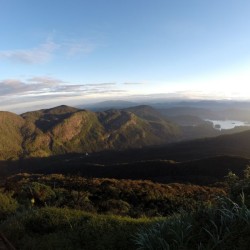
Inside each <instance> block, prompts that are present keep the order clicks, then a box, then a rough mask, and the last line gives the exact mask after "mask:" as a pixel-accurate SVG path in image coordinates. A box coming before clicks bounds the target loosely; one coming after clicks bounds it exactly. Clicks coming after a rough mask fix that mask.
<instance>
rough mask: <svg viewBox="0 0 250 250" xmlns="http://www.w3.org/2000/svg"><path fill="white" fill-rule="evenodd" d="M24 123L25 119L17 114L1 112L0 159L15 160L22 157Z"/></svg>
mask: <svg viewBox="0 0 250 250" xmlns="http://www.w3.org/2000/svg"><path fill="white" fill-rule="evenodd" d="M24 123H25V121H24V119H23V118H22V117H20V116H18V115H16V114H13V113H10V112H0V138H1V139H0V159H3V158H4V159H13V158H14V159H15V158H17V157H19V156H20V155H22V153H23V149H22V141H23V138H22V133H21V129H22V127H23V125H24Z"/></svg>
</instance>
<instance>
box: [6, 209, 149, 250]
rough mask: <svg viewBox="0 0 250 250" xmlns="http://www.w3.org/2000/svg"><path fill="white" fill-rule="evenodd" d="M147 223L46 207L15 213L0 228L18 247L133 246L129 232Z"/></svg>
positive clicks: (117, 249)
mask: <svg viewBox="0 0 250 250" xmlns="http://www.w3.org/2000/svg"><path fill="white" fill-rule="evenodd" d="M151 223H152V220H149V219H146V218H144V219H131V218H128V217H118V216H107V215H94V214H90V213H86V212H82V211H78V210H72V209H62V208H49V207H47V208H41V209H36V210H30V211H26V212H23V213H20V214H16V215H15V216H13V217H11V218H9V219H8V220H6V221H5V222H4V223H3V224H2V225H1V230H3V231H4V232H5V234H6V236H7V237H8V238H9V239H10V240H11V241H12V242H13V244H14V245H15V246H16V247H18V249H29V250H30V249H36V250H41V249H46V250H49V249H60V250H63V249H67V250H70V249H72V250H73V249H74V250H77V249H88V250H127V249H130V250H133V249H136V246H135V244H134V242H133V240H132V235H133V234H135V233H136V231H138V228H139V227H140V226H146V225H149V224H151Z"/></svg>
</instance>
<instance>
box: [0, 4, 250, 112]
mask: <svg viewBox="0 0 250 250" xmlns="http://www.w3.org/2000/svg"><path fill="white" fill-rule="evenodd" d="M249 13H250V1H249V0H202V1H201V0H188V1H187V0H175V1H173V0H154V1H153V0H63V1H62V0H53V1H51V0H43V1H37V0H22V1H20V0H0V38H1V40H0V110H8V111H13V112H24V111H27V110H33V109H40V108H47V107H52V106H56V105H61V104H66V105H78V104H83V105H84V104H87V103H91V102H92V103H93V102H99V101H102V100H110V99H113V100H117V99H121V100H137V99H143V98H144V99H145V98H151V99H153V98H156V97H161V98H166V100H170V99H171V100H172V99H195V100H197V99H229V100H230V99H236V100H242V99H244V100H250V87H248V86H250V15H249Z"/></svg>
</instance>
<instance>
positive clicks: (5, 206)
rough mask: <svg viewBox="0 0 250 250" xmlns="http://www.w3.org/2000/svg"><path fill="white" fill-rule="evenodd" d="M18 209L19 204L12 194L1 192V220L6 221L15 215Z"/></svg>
mask: <svg viewBox="0 0 250 250" xmlns="http://www.w3.org/2000/svg"><path fill="white" fill-rule="evenodd" d="M17 208H18V203H17V202H16V200H15V199H13V198H12V197H11V196H10V194H6V193H2V192H0V220H4V219H6V218H7V217H8V216H10V215H11V214H13V213H15V211H16V209H17Z"/></svg>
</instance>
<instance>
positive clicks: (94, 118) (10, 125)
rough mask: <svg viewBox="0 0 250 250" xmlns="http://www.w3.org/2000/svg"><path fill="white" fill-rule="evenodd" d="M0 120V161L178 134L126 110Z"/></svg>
mask: <svg viewBox="0 0 250 250" xmlns="http://www.w3.org/2000/svg"><path fill="white" fill-rule="evenodd" d="M137 110H140V108H138V109H137ZM151 111H152V113H153V110H151ZM0 119H1V120H2V121H3V122H2V123H1V127H0V132H1V134H2V141H1V147H2V150H1V155H0V159H3V160H6V159H9V158H12V157H13V158H18V157H48V156H51V155H59V154H65V153H86V152H97V151H103V150H110V149H114V150H123V149H126V148H133V147H142V146H148V145H157V144H166V143H169V142H172V141H175V140H176V139H177V138H178V136H179V134H180V131H179V129H178V126H177V125H175V124H173V123H170V122H168V121H166V120H164V119H160V118H159V119H158V120H156V119H155V120H151V119H149V118H146V117H144V118H142V117H140V116H138V115H136V114H135V113H133V112H132V111H129V110H108V111H105V112H92V111H88V110H80V109H76V108H72V107H68V106H65V105H62V106H59V107H55V108H52V109H43V110H38V111H33V112H27V113H24V114H22V115H20V116H18V115H15V114H12V113H6V112H2V113H0Z"/></svg>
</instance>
